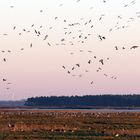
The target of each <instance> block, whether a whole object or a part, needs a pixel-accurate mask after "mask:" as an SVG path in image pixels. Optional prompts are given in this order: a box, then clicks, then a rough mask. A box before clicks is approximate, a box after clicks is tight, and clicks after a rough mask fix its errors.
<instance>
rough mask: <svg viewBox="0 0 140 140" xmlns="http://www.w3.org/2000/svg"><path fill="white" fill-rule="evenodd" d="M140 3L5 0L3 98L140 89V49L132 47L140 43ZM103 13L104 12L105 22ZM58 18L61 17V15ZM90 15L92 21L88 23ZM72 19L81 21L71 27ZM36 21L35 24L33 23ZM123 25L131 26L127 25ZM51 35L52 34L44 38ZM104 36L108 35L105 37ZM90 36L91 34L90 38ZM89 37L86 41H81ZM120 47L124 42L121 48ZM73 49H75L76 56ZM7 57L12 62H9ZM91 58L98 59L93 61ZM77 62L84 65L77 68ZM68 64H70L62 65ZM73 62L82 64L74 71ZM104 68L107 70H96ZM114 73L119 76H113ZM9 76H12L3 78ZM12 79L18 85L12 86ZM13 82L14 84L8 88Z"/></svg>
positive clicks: (0, 9)
mask: <svg viewBox="0 0 140 140" xmlns="http://www.w3.org/2000/svg"><path fill="white" fill-rule="evenodd" d="M124 5H128V6H127V7H124ZM10 6H14V7H13V8H11V7H10ZM139 7H140V1H138V0H135V1H134V2H133V1H132V0H123V1H122V0H117V1H115V0H112V1H111V0H107V1H106V3H103V1H102V0H95V1H92V0H81V1H80V2H78V3H77V2H76V0H71V1H64V0H61V1H58V0H51V1H50V0H41V1H40V0H30V1H29V0H24V1H22V0H5V1H0V17H1V26H0V36H1V37H0V51H2V50H4V51H6V52H5V53H2V52H0V66H1V67H0V77H1V82H0V84H1V86H0V99H1V100H11V99H23V98H28V97H31V96H50V95H86V94H88V95H89V94H91V95H93V94H108V93H112V94H121V93H123V94H130V93H140V86H139V83H140V66H139V60H140V48H137V49H130V48H131V47H132V46H135V45H136V46H140V41H139V35H140V28H139V24H140V18H139V15H140V11H139ZM40 10H43V12H40ZM101 15H104V16H103V17H102V20H101V21H99V18H100V17H101ZM118 16H119V17H121V19H118ZM55 17H58V19H56V20H55ZM90 19H91V22H90V23H88V24H87V25H84V24H85V23H86V22H89V21H90ZM64 20H66V22H64ZM117 22H118V24H117ZM72 23H80V25H75V26H74V27H69V26H68V25H69V24H72ZM32 24H34V27H31V25H32ZM92 25H93V28H91V26H92ZM14 26H16V29H15V30H13V27H14ZM40 26H42V28H40ZM122 26H125V29H121V27H122ZM50 27H52V29H50ZM118 27H119V29H117V28H118ZM64 28H68V29H64ZM110 28H113V31H112V32H109V29H110ZM23 29H26V32H24V31H23ZM34 30H37V31H40V32H41V35H40V36H39V37H37V35H36V34H35V32H34ZM80 30H81V32H80ZM28 31H30V32H28ZM65 32H67V33H66V35H65ZM70 32H71V34H68V33H70ZM19 33H21V35H19ZM3 34H7V35H3ZM46 34H48V38H47V39H46V40H45V41H43V39H44V36H45V35H46ZM88 34H90V35H89V36H88ZM79 35H82V39H79ZM98 35H103V36H105V37H106V39H105V40H103V41H100V39H99V38H98ZM85 36H88V39H84V37H85ZM73 37H75V38H74V39H73ZM62 38H65V41H64V42H61V39H62ZM83 40H84V43H81V41H83ZM71 42H73V45H71ZM30 43H32V44H33V47H32V48H30ZM48 43H50V44H51V46H49V45H48ZM61 43H65V44H66V45H63V44H61ZM56 44H59V45H56ZM115 46H118V48H119V50H118V51H116V50H115ZM122 47H125V50H123V49H122ZM21 48H24V50H23V51H22V50H21ZM7 50H11V53H8V52H7ZM79 50H83V52H80V51H79ZM89 50H90V51H92V53H89V52H88V51H89ZM71 52H72V53H74V54H73V55H71V54H70V53H71ZM94 56H97V59H94ZM3 58H6V60H7V61H6V62H3ZM107 58H109V60H107ZM100 59H104V63H105V65H103V66H102V65H101V63H100V62H99V60H100ZM89 60H91V61H92V62H91V64H90V65H89V64H88V61H89ZM77 63H79V64H80V66H81V67H80V68H78V67H76V64H77ZM63 65H64V66H65V67H66V69H63V68H62V66H63ZM73 66H74V67H75V68H76V69H75V70H74V71H72V72H71V74H68V73H67V71H68V70H71V68H72V67H73ZM99 67H101V68H102V70H101V71H100V72H96V71H97V69H98V68H99ZM86 70H88V72H85V71H86ZM104 74H107V77H106V76H104ZM72 75H76V76H72ZM79 75H82V77H79ZM112 76H114V77H117V79H112V78H110V77H112ZM3 78H5V79H7V81H6V82H3V81H2V79H3ZM91 81H93V84H92V85H91V84H90V83H91ZM8 82H10V83H12V84H10V85H7V83H8ZM7 87H9V88H10V89H9V90H7V89H6V88H7Z"/></svg>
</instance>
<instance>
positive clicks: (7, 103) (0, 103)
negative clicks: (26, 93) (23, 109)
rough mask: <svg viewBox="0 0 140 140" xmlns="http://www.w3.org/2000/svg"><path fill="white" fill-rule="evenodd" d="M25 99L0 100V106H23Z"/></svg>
mask: <svg viewBox="0 0 140 140" xmlns="http://www.w3.org/2000/svg"><path fill="white" fill-rule="evenodd" d="M25 102H26V100H20V101H0V107H14V106H24V104H25Z"/></svg>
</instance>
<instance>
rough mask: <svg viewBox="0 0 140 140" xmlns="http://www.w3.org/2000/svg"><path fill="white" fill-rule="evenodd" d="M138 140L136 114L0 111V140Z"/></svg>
mask: <svg viewBox="0 0 140 140" xmlns="http://www.w3.org/2000/svg"><path fill="white" fill-rule="evenodd" d="M14 139H17V140H48V139H51V140H140V113H125V112H124V113H99V112H93V111H80V110H77V111H72V110H62V111H53V110H50V111H42V110H38V111H35V110H28V111H27V110H20V111H19V110H18V111H14V110H8V109H1V110H0V140H14Z"/></svg>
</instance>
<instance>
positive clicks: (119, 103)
mask: <svg viewBox="0 0 140 140" xmlns="http://www.w3.org/2000/svg"><path fill="white" fill-rule="evenodd" d="M25 106H50V107H51V106H59V107H88V106H89V107H91V106H92V107H93V106H99V107H101V106H102V107H140V95H86V96H50V97H45V96H41V97H31V98H28V99H27V100H26V102H25Z"/></svg>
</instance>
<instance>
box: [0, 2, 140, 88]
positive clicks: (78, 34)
mask: <svg viewBox="0 0 140 140" xmlns="http://www.w3.org/2000/svg"><path fill="white" fill-rule="evenodd" d="M81 1H82V0H77V1H76V2H77V3H79V2H81ZM102 2H103V3H107V2H108V1H107V0H103V1H102ZM134 4H136V0H133V1H131V2H130V3H128V4H125V5H124V6H123V7H124V8H127V7H129V6H131V5H134ZM62 6H64V4H60V5H59V7H62ZM10 8H12V9H13V8H14V6H10ZM92 8H93V7H90V9H92ZM39 12H40V13H43V12H44V11H43V10H40V11H39ZM135 14H136V17H137V18H140V11H139V12H136V13H135ZM105 16H106V15H105V14H101V15H100V16H99V17H98V22H101V21H102V20H103V18H104V17H105ZM116 19H117V22H116V24H115V25H114V27H112V28H110V29H108V32H109V33H110V32H113V31H115V30H120V29H125V28H128V27H129V26H128V25H127V24H126V25H120V20H122V19H123V17H122V16H121V15H117V16H116ZM60 20H61V22H63V23H64V25H65V27H63V30H62V32H63V37H62V38H60V39H59V41H58V42H55V43H54V42H53V43H52V42H51V41H50V40H49V34H48V33H47V34H46V30H53V29H54V30H55V27H53V26H50V27H48V28H47V29H46V27H45V26H43V25H40V26H39V27H37V26H36V25H35V24H31V25H30V28H24V29H21V30H20V31H19V27H17V26H14V27H12V30H13V31H15V33H16V34H17V35H19V36H22V35H24V34H26V33H28V34H29V33H31V34H34V35H35V36H36V37H38V38H40V39H41V40H42V41H45V43H46V44H47V45H48V46H49V47H54V46H69V45H71V46H74V45H75V46H76V43H78V44H81V45H82V44H86V42H87V41H88V38H91V37H93V36H95V38H97V39H99V41H101V42H103V41H104V40H107V39H108V38H107V36H105V35H102V34H96V33H94V34H93V30H95V28H96V27H95V26H94V22H93V20H92V19H88V20H87V19H84V18H80V19H78V21H76V22H71V21H69V20H68V19H62V18H61V17H58V16H56V17H54V21H55V22H57V21H60ZM134 20H135V18H134V17H129V18H128V20H127V21H126V23H129V22H133V21H134ZM83 27H85V28H86V29H87V30H88V31H89V33H85V32H84V31H83ZM3 36H8V34H7V33H4V34H3ZM33 47H34V43H33V42H30V43H29V48H33ZM137 48H139V46H138V45H134V46H131V47H130V48H127V47H119V46H114V51H119V50H125V49H129V50H132V49H137ZM24 50H25V47H22V48H20V51H24ZM12 52H13V51H12V50H1V53H12ZM79 52H80V53H84V52H88V53H90V54H92V53H93V51H92V50H88V51H86V50H84V49H80V50H79ZM74 54H75V53H74V52H70V55H74ZM92 58H93V59H89V60H87V65H92V64H93V63H94V62H95V61H96V62H98V63H99V66H98V67H97V69H96V70H95V71H96V72H101V71H102V72H103V66H104V65H105V64H106V63H107V61H109V60H110V58H109V57H107V58H99V57H98V56H97V55H94V54H93V57H92ZM2 61H3V62H4V63H6V62H7V61H8V60H7V58H6V57H4V58H3V60H2ZM61 67H62V69H63V70H65V71H66V73H67V74H68V75H71V76H72V77H79V78H81V77H82V76H83V73H88V72H89V70H87V69H85V70H84V72H81V73H79V74H74V72H75V71H76V70H77V69H80V68H81V67H82V64H80V63H75V65H73V66H70V68H69V67H68V66H65V65H62V66H61ZM103 75H104V76H105V77H109V78H111V79H114V80H115V79H117V76H115V75H111V76H110V75H109V74H106V73H103ZM2 81H3V82H4V83H5V84H6V85H7V86H6V89H7V90H9V89H10V87H9V85H11V84H12V83H11V82H9V81H8V80H7V78H5V77H4V78H3V79H2ZM89 83H90V84H91V85H93V84H94V81H93V80H91V81H90V82H89Z"/></svg>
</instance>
